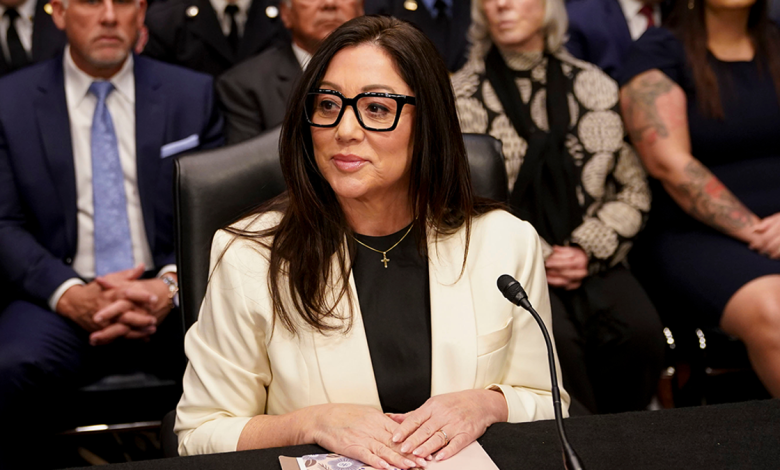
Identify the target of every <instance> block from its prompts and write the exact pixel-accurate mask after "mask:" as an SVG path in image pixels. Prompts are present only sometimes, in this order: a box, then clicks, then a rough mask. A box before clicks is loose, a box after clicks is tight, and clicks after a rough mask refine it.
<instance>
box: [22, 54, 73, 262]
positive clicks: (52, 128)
mask: <svg viewBox="0 0 780 470" xmlns="http://www.w3.org/2000/svg"><path fill="white" fill-rule="evenodd" d="M40 76H41V83H40V84H39V86H38V91H39V94H38V96H36V97H35V99H34V100H33V107H34V108H35V116H36V118H37V120H38V129H39V131H40V138H41V140H42V142H43V150H44V153H45V155H46V161H47V163H48V166H49V175H50V176H51V180H50V181H51V184H52V185H53V186H54V187H55V188H56V191H57V195H58V196H59V201H60V202H59V203H60V204H61V206H62V214H63V215H64V218H65V233H66V234H67V237H68V239H67V242H68V246H73V247H75V246H76V217H77V213H76V212H77V209H76V170H75V168H74V163H73V145H72V143H71V136H70V116H69V115H68V104H67V100H66V98H65V78H64V75H63V70H62V56H61V55H60V56H59V58H57V59H54V60H52V61H51V62H49V63H48V64H47V67H46V69H44V71H43V73H41V75H40Z"/></svg>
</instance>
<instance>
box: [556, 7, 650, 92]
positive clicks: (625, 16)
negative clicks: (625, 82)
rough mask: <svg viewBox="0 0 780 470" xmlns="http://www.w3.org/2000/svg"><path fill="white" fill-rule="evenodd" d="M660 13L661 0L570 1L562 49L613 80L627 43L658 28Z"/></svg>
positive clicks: (626, 49)
mask: <svg viewBox="0 0 780 470" xmlns="http://www.w3.org/2000/svg"><path fill="white" fill-rule="evenodd" d="M661 10H662V8H661V0H570V1H568V2H567V3H566V11H567V12H568V14H569V41H568V42H567V43H566V49H568V50H569V52H571V54H572V55H573V56H574V57H577V58H578V59H582V60H584V61H586V62H590V63H593V64H596V65H598V66H599V68H601V69H602V70H604V71H605V72H606V73H607V74H608V75H609V76H611V77H612V78H615V77H616V76H617V72H618V71H619V69H620V67H621V66H622V64H623V59H624V58H625V56H626V53H628V50H629V48H630V47H631V43H632V42H633V41H636V40H637V39H639V37H640V36H641V35H642V34H643V33H644V32H645V31H646V30H647V29H648V28H651V27H653V26H660V25H661V16H662V11H661Z"/></svg>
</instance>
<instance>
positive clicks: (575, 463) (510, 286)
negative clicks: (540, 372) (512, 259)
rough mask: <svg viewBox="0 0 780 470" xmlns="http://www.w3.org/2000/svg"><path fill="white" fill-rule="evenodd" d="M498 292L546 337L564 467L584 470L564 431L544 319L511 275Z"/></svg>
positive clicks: (553, 355) (559, 396)
mask: <svg viewBox="0 0 780 470" xmlns="http://www.w3.org/2000/svg"><path fill="white" fill-rule="evenodd" d="M498 290H500V291H501V293H502V294H504V297H506V298H507V299H508V300H509V301H510V302H512V303H513V304H515V305H518V306H520V307H523V308H524V309H526V310H528V311H529V312H530V313H531V315H533V317H534V320H536V323H538V324H539V328H541V330H542V334H543V335H544V342H545V343H546V344H547V359H548V360H549V361H550V378H551V379H552V398H553V409H554V410H555V423H556V424H557V425H558V437H559V438H560V439H561V447H562V448H563V466H564V467H565V468H567V469H568V470H584V468H585V467H583V466H582V463H581V462H580V458H579V457H578V456H577V453H576V452H574V448H573V447H572V446H571V444H569V439H568V438H567V437H566V431H565V430H564V429H563V411H561V391H560V390H559V389H558V376H557V374H556V373H555V353H553V347H552V341H550V333H549V332H548V331H547V327H546V326H544V322H543V321H542V317H540V316H539V314H538V313H536V310H534V308H533V306H531V302H529V301H528V294H526V293H525V290H524V289H523V286H521V285H520V283H519V282H517V281H516V280H515V278H513V277H512V276H510V275H509V274H504V275H503V276H501V277H499V278H498Z"/></svg>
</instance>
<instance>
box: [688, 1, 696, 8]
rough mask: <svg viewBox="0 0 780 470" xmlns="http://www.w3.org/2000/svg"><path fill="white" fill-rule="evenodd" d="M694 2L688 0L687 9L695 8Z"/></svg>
mask: <svg viewBox="0 0 780 470" xmlns="http://www.w3.org/2000/svg"><path fill="white" fill-rule="evenodd" d="M694 1H695V0H688V9H689V10H693V7H695V6H696V4H695V3H694Z"/></svg>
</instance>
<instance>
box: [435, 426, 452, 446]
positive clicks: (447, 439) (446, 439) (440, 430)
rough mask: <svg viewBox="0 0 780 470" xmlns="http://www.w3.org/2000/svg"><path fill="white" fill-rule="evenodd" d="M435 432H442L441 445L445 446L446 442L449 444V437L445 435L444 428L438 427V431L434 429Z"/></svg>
mask: <svg viewBox="0 0 780 470" xmlns="http://www.w3.org/2000/svg"><path fill="white" fill-rule="evenodd" d="M436 432H440V433H441V434H442V436H444V445H443V446H442V447H446V446H447V444H449V443H450V438H449V437H447V433H446V432H444V429H439V430H438V431H436Z"/></svg>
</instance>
